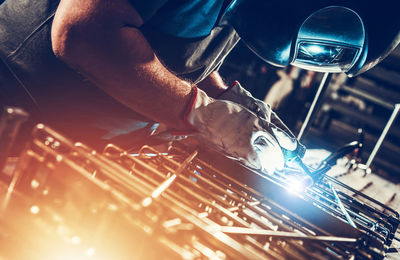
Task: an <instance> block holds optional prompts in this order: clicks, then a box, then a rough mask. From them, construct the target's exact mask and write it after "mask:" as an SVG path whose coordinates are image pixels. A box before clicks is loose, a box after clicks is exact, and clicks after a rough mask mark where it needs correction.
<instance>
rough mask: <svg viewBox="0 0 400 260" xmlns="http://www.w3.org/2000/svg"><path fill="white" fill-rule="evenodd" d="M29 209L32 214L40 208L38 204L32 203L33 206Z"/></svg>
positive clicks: (36, 212)
mask: <svg viewBox="0 0 400 260" xmlns="http://www.w3.org/2000/svg"><path fill="white" fill-rule="evenodd" d="M30 210H31V213H32V214H38V213H39V211H40V208H39V207H38V206H36V205H34V206H32V207H31V209H30Z"/></svg>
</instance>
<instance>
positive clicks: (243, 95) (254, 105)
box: [218, 81, 306, 161]
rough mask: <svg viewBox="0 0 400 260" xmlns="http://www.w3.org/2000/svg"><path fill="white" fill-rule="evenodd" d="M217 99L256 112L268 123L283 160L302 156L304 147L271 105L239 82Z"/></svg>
mask: <svg viewBox="0 0 400 260" xmlns="http://www.w3.org/2000/svg"><path fill="white" fill-rule="evenodd" d="M218 99H219V100H229V101H232V102H234V103H237V104H240V105H242V106H243V107H245V108H247V109H248V110H250V111H252V112H253V113H254V114H256V115H257V116H258V117H259V118H260V119H263V120H266V121H267V122H269V123H270V129H271V130H272V132H273V134H274V136H275V138H276V139H277V141H278V143H279V145H280V146H281V148H282V152H283V155H284V158H285V161H288V160H290V159H292V158H294V157H296V156H299V157H301V158H302V157H303V156H304V154H305V151H306V147H305V146H304V145H303V144H301V143H300V142H299V141H298V140H297V139H296V137H295V136H294V135H293V133H292V132H291V131H290V130H289V128H288V127H287V126H286V125H285V124H284V123H283V122H282V120H281V119H280V118H279V117H278V116H277V115H276V113H275V112H273V111H272V109H271V107H270V106H269V105H268V104H266V103H264V102H263V101H261V100H258V99H256V98H254V97H253V96H252V95H251V94H250V92H248V91H247V90H246V89H244V88H243V87H242V86H241V85H240V83H239V82H237V81H236V82H235V84H234V85H233V86H232V87H230V88H229V89H227V90H226V91H225V92H223V93H222V94H221V95H220V96H219V97H218Z"/></svg>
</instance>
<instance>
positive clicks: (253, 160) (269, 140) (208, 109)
mask: <svg viewBox="0 0 400 260" xmlns="http://www.w3.org/2000/svg"><path fill="white" fill-rule="evenodd" d="M185 114H186V116H185V120H186V122H187V123H188V124H190V125H192V126H193V127H194V131H197V134H196V135H195V137H197V138H198V139H200V140H201V141H202V142H203V143H206V144H209V145H210V146H212V147H214V148H217V149H218V150H220V151H221V152H223V153H225V154H227V155H229V156H231V157H233V158H236V159H238V160H239V161H241V162H242V163H244V164H245V165H247V166H249V167H251V168H255V169H258V170H263V171H264V172H267V173H270V174H272V173H273V171H274V170H275V168H281V167H282V166H283V164H284V158H283V154H282V150H281V148H280V146H279V143H278V141H277V140H276V138H275V137H274V134H273V132H272V131H271V130H270V125H269V123H268V122H267V121H266V120H263V119H261V118H259V117H257V116H256V115H255V114H254V113H252V112H251V111H249V110H248V109H246V108H244V107H243V106H240V105H238V104H236V103H233V102H230V101H225V100H217V99H213V98H210V97H209V96H207V95H206V94H205V93H204V92H203V91H202V90H200V89H197V88H196V87H194V88H193V99H192V102H191V105H190V106H189V107H188V109H187V111H186V113H185Z"/></svg>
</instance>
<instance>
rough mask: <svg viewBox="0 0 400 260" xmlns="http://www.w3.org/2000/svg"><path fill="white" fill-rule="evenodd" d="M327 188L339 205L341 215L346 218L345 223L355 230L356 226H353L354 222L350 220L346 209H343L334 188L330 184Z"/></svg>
mask: <svg viewBox="0 0 400 260" xmlns="http://www.w3.org/2000/svg"><path fill="white" fill-rule="evenodd" d="M329 187H330V188H331V190H332V193H333V196H334V197H335V200H336V202H337V204H338V205H339V208H340V210H341V211H342V213H343V215H344V216H345V217H346V219H347V222H349V224H350V225H351V226H352V227H354V228H357V226H356V224H354V221H353V220H352V219H351V217H350V215H349V213H348V212H347V210H346V208H345V207H344V205H343V203H342V201H341V200H340V198H339V196H338V194H337V192H336V190H335V188H334V187H333V185H332V183H330V182H329Z"/></svg>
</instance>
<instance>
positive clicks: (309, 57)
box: [293, 42, 358, 72]
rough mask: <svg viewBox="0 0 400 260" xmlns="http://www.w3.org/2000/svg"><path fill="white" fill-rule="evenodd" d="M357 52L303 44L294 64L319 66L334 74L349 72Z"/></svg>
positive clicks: (319, 44) (341, 48)
mask: <svg viewBox="0 0 400 260" xmlns="http://www.w3.org/2000/svg"><path fill="white" fill-rule="evenodd" d="M357 52H358V49H357V48H352V47H344V46H338V45H329V44H321V43H309V42H302V43H300V44H299V46H298V50H297V56H296V59H295V60H294V62H293V64H296V65H301V64H304V65H305V66H306V67H310V66H311V67H314V66H317V67H319V70H326V71H332V72H339V71H347V70H348V69H350V68H351V66H352V64H353V62H354V58H355V57H356V55H357ZM307 65H308V66H307Z"/></svg>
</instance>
